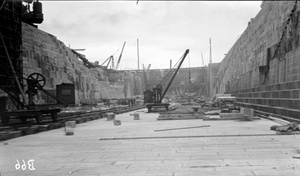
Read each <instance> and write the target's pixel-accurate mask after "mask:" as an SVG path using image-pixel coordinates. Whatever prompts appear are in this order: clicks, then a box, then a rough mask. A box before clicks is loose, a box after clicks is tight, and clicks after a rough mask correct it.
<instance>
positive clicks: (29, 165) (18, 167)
mask: <svg viewBox="0 0 300 176" xmlns="http://www.w3.org/2000/svg"><path fill="white" fill-rule="evenodd" d="M22 161H23V164H22V165H21V164H20V162H19V160H17V164H16V165H15V168H16V170H19V169H22V170H26V162H25V161H24V160H22ZM33 162H34V160H33V159H31V160H28V162H27V164H28V169H29V170H35V168H34V165H33Z"/></svg>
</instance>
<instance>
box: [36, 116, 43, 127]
mask: <svg viewBox="0 0 300 176" xmlns="http://www.w3.org/2000/svg"><path fill="white" fill-rule="evenodd" d="M35 120H36V122H37V124H39V125H40V124H42V123H43V117H42V115H36V116H35Z"/></svg>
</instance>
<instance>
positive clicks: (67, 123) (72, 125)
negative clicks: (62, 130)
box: [65, 121, 76, 128]
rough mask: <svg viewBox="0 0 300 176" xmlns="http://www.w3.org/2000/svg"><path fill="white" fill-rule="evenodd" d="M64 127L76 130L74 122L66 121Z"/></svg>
mask: <svg viewBox="0 0 300 176" xmlns="http://www.w3.org/2000/svg"><path fill="white" fill-rule="evenodd" d="M65 126H69V127H71V128H76V121H67V122H66V123H65Z"/></svg>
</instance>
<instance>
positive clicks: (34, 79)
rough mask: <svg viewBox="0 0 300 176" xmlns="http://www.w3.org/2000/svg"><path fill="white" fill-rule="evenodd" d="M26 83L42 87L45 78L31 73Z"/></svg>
mask: <svg viewBox="0 0 300 176" xmlns="http://www.w3.org/2000/svg"><path fill="white" fill-rule="evenodd" d="M27 82H30V83H31V84H33V85H34V86H35V87H38V86H39V87H44V86H45V84H46V79H45V77H44V76H43V75H42V74H40V73H32V74H31V75H29V76H28V77H27Z"/></svg>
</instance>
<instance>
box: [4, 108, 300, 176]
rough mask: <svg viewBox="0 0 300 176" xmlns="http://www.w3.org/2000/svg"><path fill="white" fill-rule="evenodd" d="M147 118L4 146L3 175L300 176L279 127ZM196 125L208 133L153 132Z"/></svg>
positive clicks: (124, 118)
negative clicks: (277, 131)
mask: <svg viewBox="0 0 300 176" xmlns="http://www.w3.org/2000/svg"><path fill="white" fill-rule="evenodd" d="M145 112H146V110H145ZM145 112H139V113H140V120H133V119H134V117H133V116H131V115H130V114H132V113H133V112H130V113H124V114H119V115H116V119H118V120H121V125H120V126H114V124H113V122H112V121H107V119H98V120H94V121H90V122H86V123H83V124H77V125H76V128H74V135H71V136H66V135H65V131H64V128H60V129H56V130H51V131H46V132H42V133H37V134H34V135H28V136H23V137H19V138H15V139H11V140H6V141H2V142H1V143H0V156H1V157H0V173H1V174H0V175H1V176H12V175H30V176H44V175H72V176H76V175H77V176H83V175H85V176H92V175H93V176H94V175H101V176H102V175H107V176H117V175H118V176H124V175H128V176H129V175H130V176H132V175H136V176H150V175H151V176H152V175H161V176H187V175H192V176H194V175H224V176H227V175H233V176H234V175H264V176H266V175H270V176H275V175H282V176H284V175H289V176H293V175H295V176H296V175H300V159H299V158H297V157H298V156H299V153H300V136H299V135H277V134H276V132H274V131H271V130H270V126H272V125H279V124H277V123H276V122H274V121H270V120H265V119H261V120H254V121H234V120H226V121H203V120H201V119H198V120H171V121H168V120H166V121H157V117H158V114H148V113H145ZM208 125H209V127H208ZM193 126H206V127H203V128H190V129H178V130H168V131H156V132H155V130H163V129H171V128H185V127H193ZM18 163H19V165H18ZM24 163H25V164H24Z"/></svg>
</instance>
